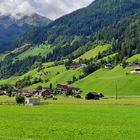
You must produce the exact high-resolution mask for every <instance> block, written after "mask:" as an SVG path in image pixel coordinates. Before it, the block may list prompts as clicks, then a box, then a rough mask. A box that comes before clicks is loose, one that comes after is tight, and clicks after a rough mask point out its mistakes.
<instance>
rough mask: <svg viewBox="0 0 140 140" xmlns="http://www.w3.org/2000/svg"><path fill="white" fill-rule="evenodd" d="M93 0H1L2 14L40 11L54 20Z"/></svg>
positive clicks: (0, 9)
mask: <svg viewBox="0 0 140 140" xmlns="http://www.w3.org/2000/svg"><path fill="white" fill-rule="evenodd" d="M92 1H93V0H0V15H11V16H13V17H16V18H19V15H31V14H32V13H38V14H40V15H42V16H45V17H48V18H50V19H52V20H54V19H56V18H59V17H61V16H63V15H65V14H68V13H70V12H72V11H74V10H76V9H79V8H82V7H86V6H87V5H89V4H90V3H91V2H92Z"/></svg>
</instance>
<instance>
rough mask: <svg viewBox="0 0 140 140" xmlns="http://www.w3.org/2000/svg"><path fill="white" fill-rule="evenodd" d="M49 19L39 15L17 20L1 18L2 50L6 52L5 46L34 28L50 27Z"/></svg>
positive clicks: (0, 37)
mask: <svg viewBox="0 0 140 140" xmlns="http://www.w3.org/2000/svg"><path fill="white" fill-rule="evenodd" d="M49 22H50V20H49V19H47V18H45V17H42V16H40V15H38V14H33V15H31V16H23V17H22V18H19V19H16V18H14V17H11V16H0V50H1V51H2V50H4V46H5V44H8V43H9V42H10V41H11V40H13V39H15V38H16V37H17V36H18V35H21V34H23V33H25V32H26V31H28V30H29V29H31V28H32V27H34V26H39V27H43V26H46V25H48V23H49Z"/></svg>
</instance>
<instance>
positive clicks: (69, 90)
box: [18, 84, 81, 97]
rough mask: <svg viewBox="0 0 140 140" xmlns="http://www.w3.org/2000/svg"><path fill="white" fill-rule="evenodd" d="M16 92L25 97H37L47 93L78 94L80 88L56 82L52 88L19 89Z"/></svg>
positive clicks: (44, 95)
mask: <svg viewBox="0 0 140 140" xmlns="http://www.w3.org/2000/svg"><path fill="white" fill-rule="evenodd" d="M18 93H19V94H21V95H24V96H27V97H31V96H32V95H35V96H38V97H47V96H48V95H53V94H80V93H81V90H80V89H79V88H75V87H70V86H68V85H61V84H58V85H57V87H56V88H55V89H54V90H53V89H50V88H46V87H43V88H41V89H39V90H19V91H18Z"/></svg>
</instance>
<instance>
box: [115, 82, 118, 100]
mask: <svg viewBox="0 0 140 140" xmlns="http://www.w3.org/2000/svg"><path fill="white" fill-rule="evenodd" d="M115 85H116V100H117V99H118V83H117V80H116V81H115Z"/></svg>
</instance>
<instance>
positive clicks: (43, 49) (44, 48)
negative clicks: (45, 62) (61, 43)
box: [14, 44, 52, 61]
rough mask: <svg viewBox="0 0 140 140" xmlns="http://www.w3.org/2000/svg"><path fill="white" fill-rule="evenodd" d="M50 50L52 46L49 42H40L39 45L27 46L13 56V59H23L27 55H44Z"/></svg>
mask: <svg viewBox="0 0 140 140" xmlns="http://www.w3.org/2000/svg"><path fill="white" fill-rule="evenodd" d="M51 51H52V46H51V45H49V44H41V45H40V46H37V47H35V48H29V49H28V50H26V51H24V52H23V53H21V54H19V55H18V56H16V57H15V58H14V61H15V60H23V59H25V58H27V57H29V56H37V55H41V56H45V55H46V54H48V53H50V52H51Z"/></svg>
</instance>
